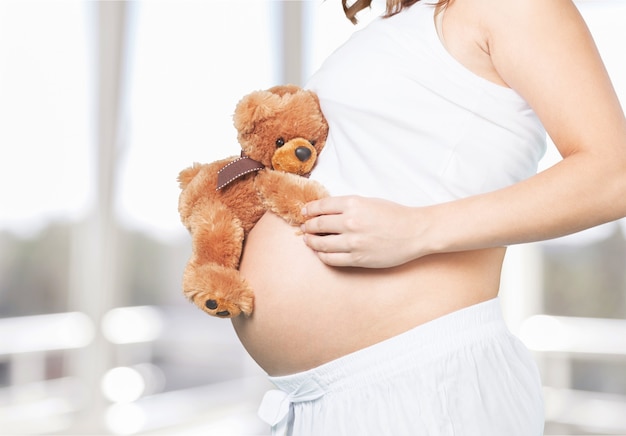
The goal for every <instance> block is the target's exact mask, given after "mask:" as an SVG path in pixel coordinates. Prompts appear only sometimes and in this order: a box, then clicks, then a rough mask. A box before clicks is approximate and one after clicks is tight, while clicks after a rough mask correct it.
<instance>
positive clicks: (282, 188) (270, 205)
mask: <svg viewBox="0 0 626 436" xmlns="http://www.w3.org/2000/svg"><path fill="white" fill-rule="evenodd" d="M255 184H256V188H257V190H258V192H259V195H260V196H261V199H262V200H263V204H264V206H265V207H266V209H267V210H270V211H272V212H273V213H275V214H276V215H278V216H279V217H281V218H283V219H284V220H285V221H287V222H288V223H289V224H291V225H300V224H302V223H303V222H304V217H303V216H302V213H301V211H302V207H303V206H304V205H305V204H306V203H308V202H309V201H313V200H318V199H320V198H323V197H327V196H328V192H327V191H326V189H325V188H324V187H323V186H322V185H321V184H320V183H318V182H316V181H314V180H309V179H307V178H305V177H302V176H298V175H296V174H290V173H283V172H279V171H265V172H262V173H259V174H258V175H257V177H256V178H255Z"/></svg>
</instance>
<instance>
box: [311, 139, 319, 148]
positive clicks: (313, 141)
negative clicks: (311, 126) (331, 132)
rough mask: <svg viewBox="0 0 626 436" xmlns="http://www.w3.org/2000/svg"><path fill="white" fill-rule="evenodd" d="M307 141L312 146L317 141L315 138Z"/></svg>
mask: <svg viewBox="0 0 626 436" xmlns="http://www.w3.org/2000/svg"><path fill="white" fill-rule="evenodd" d="M309 142H310V143H311V145H312V146H313V147H315V144H317V141H316V140H315V139H311V140H310V141H309Z"/></svg>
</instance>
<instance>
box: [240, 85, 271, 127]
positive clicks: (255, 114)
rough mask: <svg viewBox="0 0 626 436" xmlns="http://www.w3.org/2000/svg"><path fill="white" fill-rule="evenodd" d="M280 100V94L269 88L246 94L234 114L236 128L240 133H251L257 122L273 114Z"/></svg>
mask: <svg viewBox="0 0 626 436" xmlns="http://www.w3.org/2000/svg"><path fill="white" fill-rule="evenodd" d="M280 100H281V97H280V95H278V94H276V93H274V92H271V91H269V90H268V91H254V92H252V93H250V94H248V95H246V96H244V97H243V98H242V99H241V100H240V101H239V103H237V106H236V107H235V113H234V114H233V122H234V125H235V129H237V131H238V132H240V133H250V132H251V131H252V130H253V129H254V126H255V124H256V123H257V122H259V121H262V120H264V119H266V118H267V117H269V116H272V115H273V113H274V111H275V110H276V107H277V106H279V105H280Z"/></svg>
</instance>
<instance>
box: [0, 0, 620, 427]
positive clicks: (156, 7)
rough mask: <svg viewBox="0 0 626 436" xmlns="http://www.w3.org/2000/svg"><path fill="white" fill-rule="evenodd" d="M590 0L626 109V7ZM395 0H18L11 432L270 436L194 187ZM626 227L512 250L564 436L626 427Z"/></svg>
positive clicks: (3, 167)
mask: <svg viewBox="0 0 626 436" xmlns="http://www.w3.org/2000/svg"><path fill="white" fill-rule="evenodd" d="M379 3H380V2H379ZM577 4H578V5H579V7H580V9H581V11H582V12H583V14H584V16H585V18H586V20H587V21H588V24H589V26H590V28H591V30H592V33H593V34H594V37H595V38H596V42H597V43H598V45H599V48H600V50H601V54H602V56H603V58H604V60H605V62H606V65H607V67H608V69H609V72H610V74H611V76H612V78H613V80H614V84H615V87H616V89H617V91H618V93H619V95H620V99H621V101H622V102H625V101H626V57H625V55H624V50H623V41H624V40H626V39H625V37H626V29H625V28H624V26H623V23H624V22H625V21H626V2H624V1H623V0H584V1H579V2H578V3H577ZM380 6H381V5H377V6H376V7H375V8H373V10H372V11H370V12H367V11H365V12H363V13H362V14H361V15H360V19H361V22H360V24H359V25H358V26H356V27H354V26H352V25H351V24H350V23H349V22H348V21H347V20H346V19H345V18H343V13H342V10H341V5H340V2H339V0H329V1H323V0H310V1H266V0H223V1H219V0H204V1H200V0H198V1H189V0H178V1H174V0H170V1H160V0H150V1H132V2H131V1H129V2H123V1H102V2H96V1H73V0H47V1H32V0H28V1H24V0H0V434H1V435H30V434H32V435H37V434H40V435H43V434H48V435H75V434H92V435H115V434H143V435H158V434H163V435H164V434H168V435H187V434H203V435H216V436H222V435H224V436H225V435H237V436H241V435H263V434H268V433H269V432H268V429H267V427H266V426H265V425H264V424H263V423H262V422H260V420H258V418H257V417H256V409H257V406H258V403H259V402H260V400H261V398H262V395H263V393H264V392H265V390H266V389H268V388H269V387H270V386H269V385H268V383H267V382H266V381H265V379H264V375H263V372H262V371H261V370H260V369H259V368H258V366H256V364H255V363H254V362H253V361H252V360H251V359H250V358H249V357H248V356H247V354H246V353H245V351H244V350H243V348H242V347H241V345H240V344H239V342H238V341H237V339H236V336H235V335H234V333H233V331H232V328H231V325H230V323H229V322H228V321H224V320H217V319H214V318H211V317H209V316H207V315H204V314H203V313H202V312H201V311H199V310H198V309H196V308H195V306H193V305H191V304H190V303H188V302H187V301H186V300H185V299H184V298H183V296H182V293H181V291H180V280H181V274H182V270H183V267H184V265H185V263H186V261H187V257H188V255H189V253H190V239H189V237H188V235H187V233H186V231H185V230H184V228H183V227H182V225H181V224H180V223H179V219H178V213H177V209H176V208H177V198H178V192H179V191H178V186H177V182H176V176H177V175H178V172H179V171H180V170H181V169H183V168H185V167H187V166H189V165H190V164H191V163H192V162H194V161H200V162H209V161H212V160H215V159H218V158H223V157H226V156H229V155H234V154H238V152H239V146H238V144H237V142H236V134H235V131H234V128H233V127H232V119H231V116H232V112H233V110H234V107H235V104H236V103H237V101H238V100H239V99H240V98H241V97H242V96H243V95H245V94H247V93H248V92H250V91H252V90H256V89H263V88H267V87H270V86H273V85H276V84H281V83H296V84H304V83H305V82H306V79H307V77H308V76H309V75H310V74H311V73H312V72H313V71H314V70H315V69H316V68H317V66H318V65H319V63H320V62H321V60H323V59H324V58H325V56H326V55H328V54H329V53H330V52H331V51H332V50H333V49H334V48H335V47H336V46H337V45H338V44H340V43H341V42H342V41H344V40H345V39H346V38H347V37H348V36H349V35H350V33H351V32H353V31H354V30H355V29H358V28H360V27H361V26H362V25H365V24H366V23H367V22H368V21H369V20H371V18H373V17H375V16H376V15H378V13H379V12H380V9H379V7H380ZM539 67H540V66H539ZM557 160H558V155H557V154H556V152H555V151H554V150H552V151H551V152H549V153H548V154H547V156H546V158H545V159H544V161H543V162H542V167H543V168H545V167H548V166H550V165H553V164H554V163H555V162H556V161H557ZM607 183H610V181H607ZM625 234H626V225H625V224H624V222H616V223H611V224H607V225H604V226H601V227H598V228H595V229H592V230H589V231H586V232H583V233H580V234H577V235H573V236H570V237H567V238H562V239H559V240H553V241H549V242H545V243H541V244H529V245H523V246H518V247H512V248H511V249H510V251H509V253H508V255H507V260H506V265H505V270H504V277H503V281H502V292H501V295H502V302H503V305H504V308H505V315H506V318H507V322H508V323H509V325H510V328H511V329H512V330H513V331H514V332H515V333H516V334H519V335H520V336H521V338H522V339H523V340H524V342H525V343H526V344H527V345H528V346H529V347H530V348H531V350H533V352H534V353H535V355H536V358H537V361H538V363H539V365H540V369H541V372H542V375H543V380H544V383H545V396H546V416H547V420H548V422H547V426H546V434H547V435H556V434H571V435H574V434H580V435H588V434H626V268H625V266H626V240H625V237H624V235H625Z"/></svg>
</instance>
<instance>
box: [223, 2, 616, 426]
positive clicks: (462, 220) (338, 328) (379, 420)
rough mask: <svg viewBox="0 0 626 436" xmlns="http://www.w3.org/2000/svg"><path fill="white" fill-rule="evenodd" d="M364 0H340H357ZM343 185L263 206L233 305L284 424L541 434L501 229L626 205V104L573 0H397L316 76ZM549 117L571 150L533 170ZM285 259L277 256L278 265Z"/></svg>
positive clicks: (535, 229) (275, 416)
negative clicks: (507, 306)
mask: <svg viewBox="0 0 626 436" xmlns="http://www.w3.org/2000/svg"><path fill="white" fill-rule="evenodd" d="M370 1H371V0H369V1H368V0H359V1H357V2H356V3H354V4H353V5H347V4H345V0H344V10H345V12H346V15H347V16H348V18H351V19H353V20H354V16H355V14H356V12H358V11H359V10H361V9H363V8H364V7H367V6H368V5H369V2H370ZM307 87H308V88H310V89H312V90H314V91H315V92H317V94H318V96H319V97H320V102H321V106H322V110H323V111H324V114H325V115H326V117H327V119H328V122H329V125H330V133H329V138H328V142H327V145H326V148H325V149H324V151H323V152H322V154H321V158H320V161H319V164H318V166H317V168H316V169H315V171H314V173H313V175H312V178H313V179H316V180H318V181H320V182H321V183H323V184H324V185H325V186H326V187H327V188H328V190H329V191H330V193H331V197H329V198H326V199H323V200H320V201H315V202H312V203H309V204H307V205H306V207H305V212H306V216H307V218H308V219H307V221H306V223H305V224H304V225H303V227H302V229H301V231H298V229H294V228H293V227H290V226H289V225H287V224H286V223H285V222H283V221H282V220H281V219H279V218H277V217H276V216H274V215H272V214H266V215H265V216H264V217H263V218H262V219H261V221H260V222H259V223H258V224H257V225H256V227H255V228H254V229H253V231H252V232H251V234H250V236H249V238H248V240H247V243H246V247H245V252H244V256H243V259H242V263H241V271H242V273H243V274H244V276H245V277H246V279H247V280H248V281H249V283H250V284H251V285H252V286H253V288H254V289H255V292H256V302H255V312H254V314H253V315H252V316H251V317H250V318H246V317H243V316H241V317H238V318H236V319H234V320H233V324H234V327H235V329H236V331H237V334H238V336H239V338H240V339H241V341H242V343H243V344H244V346H245V347H246V349H247V350H248V352H249V353H250V355H251V356H252V357H253V358H254V359H255V360H256V361H257V362H258V363H259V365H260V366H261V367H262V368H263V369H264V370H265V371H267V373H268V374H269V376H270V379H271V380H272V382H273V383H274V384H275V385H276V387H277V389H276V390H273V391H270V392H269V393H268V394H267V395H266V397H265V398H264V401H263V404H262V405H261V408H260V415H261V417H262V418H263V419H265V420H266V421H267V422H268V423H269V424H270V425H271V426H272V428H273V432H274V434H281V435H283V434H290V435H296V436H300V435H315V436H340V435H346V436H363V435H377V436H379V435H393V436H402V435H407V436H418V435H429V436H435V435H436V436H452V435H455V436H460V435H463V436H467V435H471V436H504V435H506V436H516V435H517V436H531V435H533V436H539V435H542V434H543V403H542V397H541V383H540V380H539V376H538V372H537V369H536V366H535V364H534V362H533V361H532V358H531V356H530V355H529V352H528V351H527V350H526V349H525V348H524V346H523V345H522V344H521V343H520V341H519V340H518V339H517V338H515V337H514V336H512V335H511V333H510V332H509V331H508V330H507V328H506V326H505V324H504V322H503V319H502V314H501V310H500V306H499V302H498V297H497V295H498V288H499V280H500V272H501V267H502V262H503V258H504V255H505V250H506V248H505V247H506V246H507V245H510V244H516V243H525V242H530V241H538V240H542V239H548V238H553V237H558V236H562V235H565V234H569V233H572V232H576V231H579V230H582V229H585V228H588V227H591V226H594V225H598V224H600V223H604V222H607V221H611V220H615V219H619V218H621V217H623V216H625V215H626V201H624V199H625V198H626V121H625V119H624V114H623V112H622V109H621V107H620V104H619V102H618V100H617V97H616V95H615V92H614V90H613V88H612V85H611V83H610V81H609V79H608V76H607V73H606V71H605V68H604V66H603V64H602V61H601V59H600V57H599V55H598V52H597V50H596V47H595V45H594V42H593V40H592V38H591V36H590V34H589V31H588V30H587V27H586V26H585V24H584V22H583V20H582V18H581V16H580V15H579V13H578V10H577V9H576V7H575V5H574V4H573V3H572V1H571V0H550V1H545V0H524V1H519V0H498V1H490V0H448V1H446V0H440V1H439V2H436V1H435V0H432V1H426V0H422V1H416V0H387V11H386V14H385V16H383V17H380V18H378V19H376V20H374V21H373V22H372V23H370V24H369V25H368V26H367V27H365V28H364V29H362V30H360V31H358V32H355V33H354V34H353V36H352V37H351V38H350V39H349V40H348V41H347V42H346V43H345V44H344V45H343V46H341V47H340V48H339V49H338V50H336V51H335V52H334V53H333V54H332V55H331V56H330V57H329V58H328V59H327V60H326V62H325V63H324V64H323V65H322V67H321V68H320V70H319V71H318V72H317V73H316V74H315V75H314V76H313V77H312V78H311V79H310V81H309V83H308V85H307ZM546 131H547V133H548V134H549V135H550V136H551V138H552V139H553V142H554V143H555V144H556V146H557V148H558V150H559V152H560V154H561V155H562V156H563V159H562V161H561V162H560V163H558V164H557V165H555V166H553V167H552V168H550V169H548V170H546V171H543V172H541V173H539V174H536V173H537V163H538V161H539V159H540V158H541V157H542V155H543V153H544V151H545V138H546ZM278 270H280V271H281V273H280V274H276V273H275V271H278Z"/></svg>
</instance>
